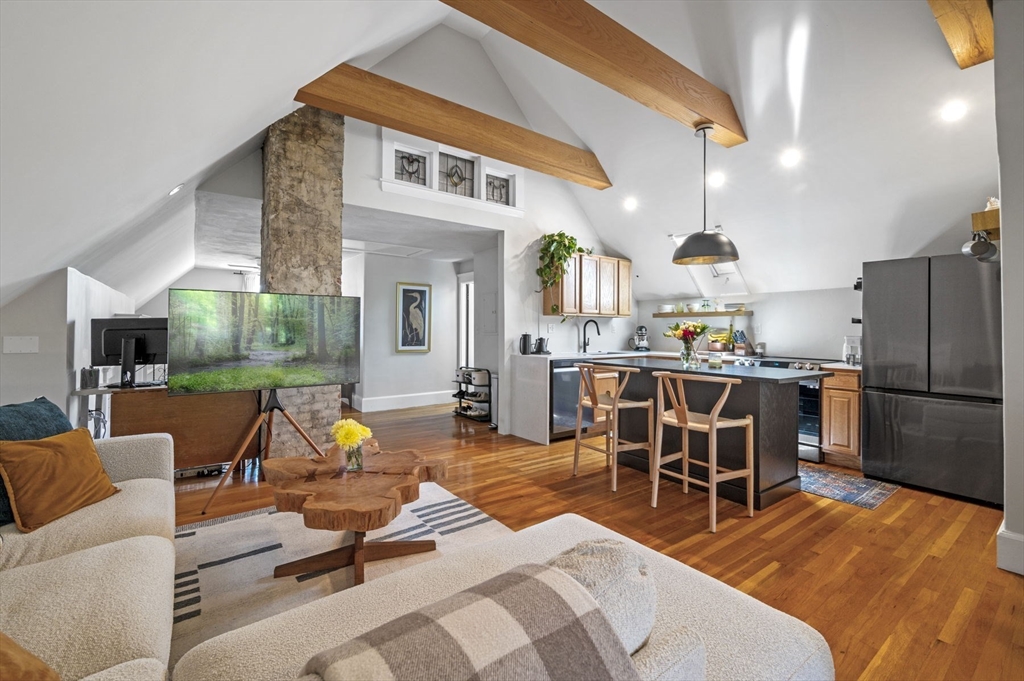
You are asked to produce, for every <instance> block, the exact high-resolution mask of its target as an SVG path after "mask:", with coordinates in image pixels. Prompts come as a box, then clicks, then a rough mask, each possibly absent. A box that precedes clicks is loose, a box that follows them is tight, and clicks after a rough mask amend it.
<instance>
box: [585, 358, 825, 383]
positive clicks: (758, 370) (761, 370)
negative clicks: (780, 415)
mask: <svg viewBox="0 0 1024 681" xmlns="http://www.w3.org/2000/svg"><path fill="white" fill-rule="evenodd" d="M583 361H587V360H583ZM589 363H590V364H603V365H608V366H617V367H634V368H637V369H640V370H641V371H671V372H674V373H681V374H700V375H703V376H722V377H725V378H738V379H740V380H742V381H754V382H758V383H799V382H800V381H814V380H820V379H822V378H828V377H829V376H831V375H832V372H831V371H807V370H804V369H775V368H771V367H748V366H738V365H735V364H724V365H722V368H721V369H709V368H708V364H707V362H704V363H703V364H701V365H700V369H683V367H682V363H681V362H680V361H679V360H677V359H661V358H657V357H621V358H610V359H603V358H602V359H598V358H593V359H590V360H589Z"/></svg>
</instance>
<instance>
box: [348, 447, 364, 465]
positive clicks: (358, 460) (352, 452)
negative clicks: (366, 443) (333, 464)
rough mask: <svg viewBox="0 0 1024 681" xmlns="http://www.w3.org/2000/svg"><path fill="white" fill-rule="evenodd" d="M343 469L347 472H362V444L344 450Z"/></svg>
mask: <svg viewBox="0 0 1024 681" xmlns="http://www.w3.org/2000/svg"><path fill="white" fill-rule="evenodd" d="M345 468H346V470H349V471H361V470H363V444H362V443H359V444H358V445H356V446H355V447H346V448H345Z"/></svg>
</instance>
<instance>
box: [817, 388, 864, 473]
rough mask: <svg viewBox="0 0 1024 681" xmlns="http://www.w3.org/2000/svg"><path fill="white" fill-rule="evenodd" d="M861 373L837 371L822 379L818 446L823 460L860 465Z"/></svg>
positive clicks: (854, 465) (853, 466) (845, 464)
mask: <svg viewBox="0 0 1024 681" xmlns="http://www.w3.org/2000/svg"><path fill="white" fill-rule="evenodd" d="M860 397H861V394H860V374H859V373H856V372H836V374H835V375H834V376H830V377H828V378H826V379H825V380H824V381H822V390H821V449H822V451H823V452H824V454H825V461H826V462H828V463H831V464H835V465H837V466H845V467H847V468H856V469H858V470H859V469H860V467H861V466H860Z"/></svg>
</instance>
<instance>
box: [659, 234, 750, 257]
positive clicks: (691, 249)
mask: <svg viewBox="0 0 1024 681" xmlns="http://www.w3.org/2000/svg"><path fill="white" fill-rule="evenodd" d="M739 259H740V254H739V252H738V251H737V250H736V244H734V243H733V242H732V241H731V240H730V239H729V237H727V236H726V235H724V234H722V233H721V232H696V233H694V234H691V235H690V236H688V237H686V240H685V241H683V243H681V244H680V245H679V247H678V248H676V252H675V253H673V254H672V262H673V263H675V264H676V265H714V264H715V263H719V262H733V261H736V260H739Z"/></svg>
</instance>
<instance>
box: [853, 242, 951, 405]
mask: <svg viewBox="0 0 1024 681" xmlns="http://www.w3.org/2000/svg"><path fill="white" fill-rule="evenodd" d="M960 257H963V256H960ZM928 260H929V259H928V258H906V259H903V260H881V261H878V262H866V263H864V311H863V319H864V328H863V332H864V353H863V360H864V361H863V364H864V387H865V388H883V389H886V388H887V389H891V390H911V391H918V392H927V391H928V307H929V296H928V270H929V266H928V265H929V263H928ZM965 260H966V258H965Z"/></svg>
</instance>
